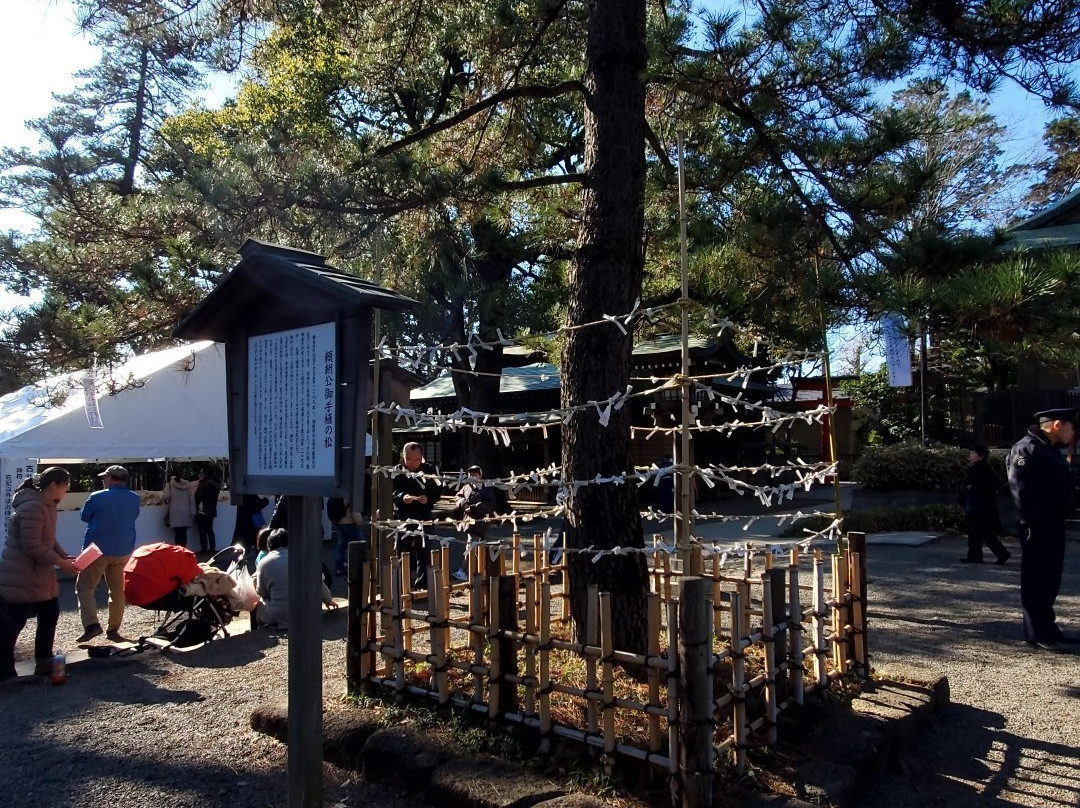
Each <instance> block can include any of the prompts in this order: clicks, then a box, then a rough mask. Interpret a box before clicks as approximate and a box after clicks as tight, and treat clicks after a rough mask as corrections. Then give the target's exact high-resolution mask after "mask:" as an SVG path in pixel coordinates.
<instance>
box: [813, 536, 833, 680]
mask: <svg viewBox="0 0 1080 808" xmlns="http://www.w3.org/2000/svg"><path fill="white" fill-rule="evenodd" d="M813 596H814V616H813V618H812V619H811V620H812V622H811V630H812V631H813V637H814V687H815V688H819V689H820V688H823V687H827V686H828V684H829V676H828V671H827V670H826V669H825V657H826V656H827V655H828V649H826V647H825V616H826V612H825V559H824V558H823V557H822V555H821V548H817V549H815V550H814V592H813Z"/></svg>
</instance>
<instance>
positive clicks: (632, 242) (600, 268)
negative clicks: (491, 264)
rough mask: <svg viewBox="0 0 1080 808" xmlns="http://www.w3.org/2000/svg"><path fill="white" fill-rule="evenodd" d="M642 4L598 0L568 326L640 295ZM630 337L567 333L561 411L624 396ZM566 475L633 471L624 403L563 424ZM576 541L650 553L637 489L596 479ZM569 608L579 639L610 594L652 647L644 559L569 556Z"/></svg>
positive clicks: (633, 647) (572, 529) (573, 511)
mask: <svg viewBox="0 0 1080 808" xmlns="http://www.w3.org/2000/svg"><path fill="white" fill-rule="evenodd" d="M645 63H646V50H645V2H644V0H592V2H590V4H589V38H588V52H587V65H586V74H585V87H586V95H585V105H586V106H585V174H586V175H587V177H588V180H587V182H586V185H585V190H584V192H583V194H582V224H581V231H580V233H579V237H578V254H577V259H576V261H575V263H574V265H573V267H572V268H571V271H570V290H571V292H570V301H569V312H568V321H569V325H571V326H574V325H579V324H582V323H587V322H593V321H596V320H600V319H601V318H602V315H604V314H625V313H626V312H629V311H630V309H631V308H632V307H633V304H634V301H635V300H636V298H637V296H638V295H639V293H640V289H641V275H642V265H643V262H644V261H643V255H642V249H643V247H642V245H643V229H644V212H643V204H644V203H643V200H644V178H645V88H644V85H643V83H642V80H641V71H642V70H643V69H644V68H645ZM631 348H632V338H631V336H630V335H624V334H623V333H622V332H621V331H620V330H619V329H618V328H617V327H616V326H614V325H603V326H592V327H589V328H583V329H579V330H573V331H571V332H570V333H569V336H568V337H567V340H566V343H565V345H564V348H563V368H562V370H563V375H562V403H563V406H564V407H571V406H577V405H581V404H585V403H587V402H588V401H590V400H595V401H602V400H604V399H608V398H610V397H611V396H612V395H613V394H615V393H623V392H624V391H625V390H626V386H627V384H628V381H629V377H630V353H631ZM563 468H564V470H565V474H566V477H567V478H568V479H571V480H586V479H591V478H594V477H596V475H598V474H599V475H601V476H613V475H621V474H624V473H626V472H627V471H628V470H630V469H631V468H632V465H631V459H630V423H629V413H628V412H627V408H626V407H622V408H620V409H618V410H613V411H612V412H611V417H610V421H609V423H608V424H607V426H606V427H605V426H602V425H601V424H600V423H599V419H598V414H597V412H596V410H595V409H591V408H590V409H589V410H587V411H583V412H579V413H577V414H575V415H574V416H573V417H572V418H571V419H570V420H569V422H568V423H567V424H566V426H565V427H564V428H563ZM567 543H568V546H570V547H574V548H584V547H588V546H592V547H595V548H598V549H600V548H613V547H619V546H621V547H642V546H643V542H642V531H641V518H640V513H639V511H638V501H637V491H636V489H635V488H634V486H632V485H614V484H593V485H586V486H582V487H580V488H579V489H578V490H577V491H576V492H575V493H574V495H573V496H572V498H571V508H570V513H569V516H568V519H567ZM569 563H570V582H571V587H572V589H571V601H570V605H571V611H572V613H573V615H574V618H575V621H576V626H577V632H578V636H579V637H581V636H583V632H584V630H585V626H586V619H585V618H586V609H587V594H588V587H589V586H591V585H596V586H598V587H599V588H600V590H601V591H608V592H611V593H612V596H613V599H614V602H613V604H612V606H613V608H612V614H613V616H614V619H615V626H614V629H615V646H616V648H619V649H623V650H628V651H635V652H644V651H645V648H646V644H645V594H646V592H647V589H648V579H647V576H646V572H645V559H644V556H643V555H642V554H640V553H632V554H629V555H619V556H603V557H601V558H600V559H598V560H597V561H596V562H595V563H594V562H593V561H592V554H591V553H572V554H571V555H570V557H569Z"/></svg>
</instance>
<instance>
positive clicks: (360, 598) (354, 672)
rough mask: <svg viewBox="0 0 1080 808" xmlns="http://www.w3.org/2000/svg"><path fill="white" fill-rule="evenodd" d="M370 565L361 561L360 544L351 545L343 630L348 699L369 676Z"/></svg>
mask: <svg viewBox="0 0 1080 808" xmlns="http://www.w3.org/2000/svg"><path fill="white" fill-rule="evenodd" d="M370 575H371V564H370V563H369V562H368V561H366V560H365V559H364V544H363V542H358V541H354V542H350V544H349V566H348V573H347V580H348V582H349V606H348V622H347V623H346V627H345V689H346V692H347V693H348V694H349V695H350V696H354V695H356V694H357V693H359V692H360V688H361V686H362V682H363V681H364V679H366V678H367V676H368V674H370V673H371V665H370V661H369V660H370V657H369V655H368V650H367V649H368V644H369V643H370V642H371V640H372V639H373V638H372V637H371V636H370V635H369V634H368V624H369V622H370V621H369V615H370V614H371V587H370V581H369V577H370Z"/></svg>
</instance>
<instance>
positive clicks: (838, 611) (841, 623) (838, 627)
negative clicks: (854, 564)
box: [832, 550, 849, 673]
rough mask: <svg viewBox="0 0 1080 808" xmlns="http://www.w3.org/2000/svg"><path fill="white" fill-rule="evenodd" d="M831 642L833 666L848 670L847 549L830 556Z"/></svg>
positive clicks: (839, 669)
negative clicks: (831, 593)
mask: <svg viewBox="0 0 1080 808" xmlns="http://www.w3.org/2000/svg"><path fill="white" fill-rule="evenodd" d="M832 578H833V581H832V584H833V586H832V589H833V604H834V605H833V608H832V628H833V631H832V644H833V666H834V667H835V668H836V670H838V671H840V672H841V673H847V672H848V671H849V665H848V660H849V655H848V647H847V646H848V629H847V626H848V617H847V613H848V602H847V598H846V595H847V551H846V550H845V551H844V554H843V556H841V555H840V554H836V555H834V556H833V557H832Z"/></svg>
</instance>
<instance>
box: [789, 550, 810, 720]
mask: <svg viewBox="0 0 1080 808" xmlns="http://www.w3.org/2000/svg"><path fill="white" fill-rule="evenodd" d="M787 620H788V649H789V651H788V653H789V658H790V660H791V695H792V699H794V701H795V703H796V704H803V703H804V699H803V690H804V687H805V678H806V671H805V670H804V669H803V634H802V601H801V599H800V597H799V551H798V550H792V551H791V563H790V566H789V567H788V615H787Z"/></svg>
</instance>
